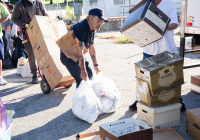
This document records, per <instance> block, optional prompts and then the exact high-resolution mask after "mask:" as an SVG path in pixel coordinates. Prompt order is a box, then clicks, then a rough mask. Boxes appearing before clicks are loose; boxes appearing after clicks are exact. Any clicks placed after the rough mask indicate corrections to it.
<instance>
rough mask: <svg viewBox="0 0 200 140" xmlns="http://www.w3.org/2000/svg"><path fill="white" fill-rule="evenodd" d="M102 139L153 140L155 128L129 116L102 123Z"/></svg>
mask: <svg viewBox="0 0 200 140" xmlns="http://www.w3.org/2000/svg"><path fill="white" fill-rule="evenodd" d="M100 138H101V139H102V140H133V139H136V140H147V139H148V140H152V139H153V129H152V128H151V127H149V126H148V125H147V124H145V123H143V122H141V121H139V120H136V119H134V118H127V119H123V120H118V121H115V122H110V123H106V124H101V125H100Z"/></svg>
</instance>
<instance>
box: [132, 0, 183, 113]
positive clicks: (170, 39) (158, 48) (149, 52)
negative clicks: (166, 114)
mask: <svg viewBox="0 0 200 140" xmlns="http://www.w3.org/2000/svg"><path fill="white" fill-rule="evenodd" d="M155 2H156V5H157V7H158V8H159V9H160V10H161V11H162V12H163V13H165V14H166V15H167V16H168V17H169V18H170V19H171V21H170V23H169V25H168V27H167V30H166V32H165V34H164V36H163V38H162V39H160V40H158V41H156V42H153V43H151V44H149V45H147V46H145V47H144V48H143V59H146V58H148V57H151V56H153V55H157V54H159V53H162V52H170V53H174V54H177V53H178V51H177V48H176V45H175V42H174V30H175V29H176V28H177V27H178V19H177V12H176V8H175V5H174V2H173V0H155ZM137 102H138V101H137V100H136V101H135V102H134V103H133V104H132V105H131V106H129V110H132V111H133V110H137V106H136V104H137ZM180 103H181V104H182V107H181V111H185V110H186V107H185V104H184V103H183V101H182V98H181V101H180Z"/></svg>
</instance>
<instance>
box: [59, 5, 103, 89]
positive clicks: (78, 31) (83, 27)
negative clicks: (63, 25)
mask: <svg viewBox="0 0 200 140" xmlns="http://www.w3.org/2000/svg"><path fill="white" fill-rule="evenodd" d="M104 21H105V22H107V20H106V19H105V18H104V17H103V11H102V10H101V9H98V8H94V9H91V10H90V11H89V13H88V16H87V18H86V19H84V20H82V21H80V22H78V23H75V24H74V25H73V26H72V27H71V29H72V30H73V31H74V36H75V41H76V47H77V50H78V51H77V52H78V56H79V61H77V62H74V61H73V60H72V59H70V58H68V57H67V56H65V54H64V53H63V52H62V51H61V54H60V60H61V62H62V63H63V65H65V66H66V68H67V69H68V71H69V72H70V74H71V75H72V76H73V77H74V79H75V80H76V88H78V86H79V85H80V83H81V81H82V80H84V81H86V80H87V77H89V79H91V78H92V76H93V74H92V69H91V67H90V65H89V62H88V61H87V59H86V58H85V57H84V47H85V48H86V49H88V50H89V53H90V56H91V59H92V62H93V66H94V70H95V71H96V73H97V74H98V73H99V72H100V70H99V67H98V63H97V59H96V51H95V47H94V35H95V30H100V27H101V26H102V25H103V23H104Z"/></svg>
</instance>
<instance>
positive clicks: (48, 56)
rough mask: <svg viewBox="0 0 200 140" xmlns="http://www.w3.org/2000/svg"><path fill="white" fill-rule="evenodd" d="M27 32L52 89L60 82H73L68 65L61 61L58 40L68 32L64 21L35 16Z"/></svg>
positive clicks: (36, 57) (41, 68)
mask: <svg viewBox="0 0 200 140" xmlns="http://www.w3.org/2000/svg"><path fill="white" fill-rule="evenodd" d="M27 33H28V36H29V40H30V42H31V45H32V47H33V52H34V55H35V59H36V60H37V64H38V65H39V68H40V70H42V73H43V74H44V76H45V78H46V80H47V82H48V84H49V86H50V87H51V89H54V88H55V87H56V86H57V85H58V84H60V83H63V82H65V83H69V84H71V83H72V82H73V80H74V79H73V77H72V76H71V75H70V73H69V72H68V70H67V69H66V67H65V66H64V65H63V64H62V63H61V61H60V48H59V47H58V45H57V44H56V41H57V40H58V39H59V38H61V37H62V36H63V35H65V34H66V33H67V29H66V27H65V24H64V22H63V21H52V20H51V19H50V18H49V17H45V16H35V17H34V18H33V19H32V21H31V22H30V24H29V26H28V28H27Z"/></svg>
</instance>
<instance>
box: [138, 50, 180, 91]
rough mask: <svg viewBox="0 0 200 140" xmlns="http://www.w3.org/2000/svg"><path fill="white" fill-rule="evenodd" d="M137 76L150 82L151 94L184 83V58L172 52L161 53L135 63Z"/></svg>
mask: <svg viewBox="0 0 200 140" xmlns="http://www.w3.org/2000/svg"><path fill="white" fill-rule="evenodd" d="M135 71H136V76H137V77H138V78H140V79H142V80H144V81H146V82H148V84H149V88H150V91H151V92H150V93H151V95H156V94H158V93H161V92H163V91H165V90H168V89H171V88H174V87H176V86H179V85H181V84H183V83H184V77H183V58H182V57H180V56H179V55H175V54H171V53H165V52H163V53H160V54H158V55H155V56H152V57H149V58H147V59H144V60H142V61H139V62H137V63H135Z"/></svg>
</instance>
